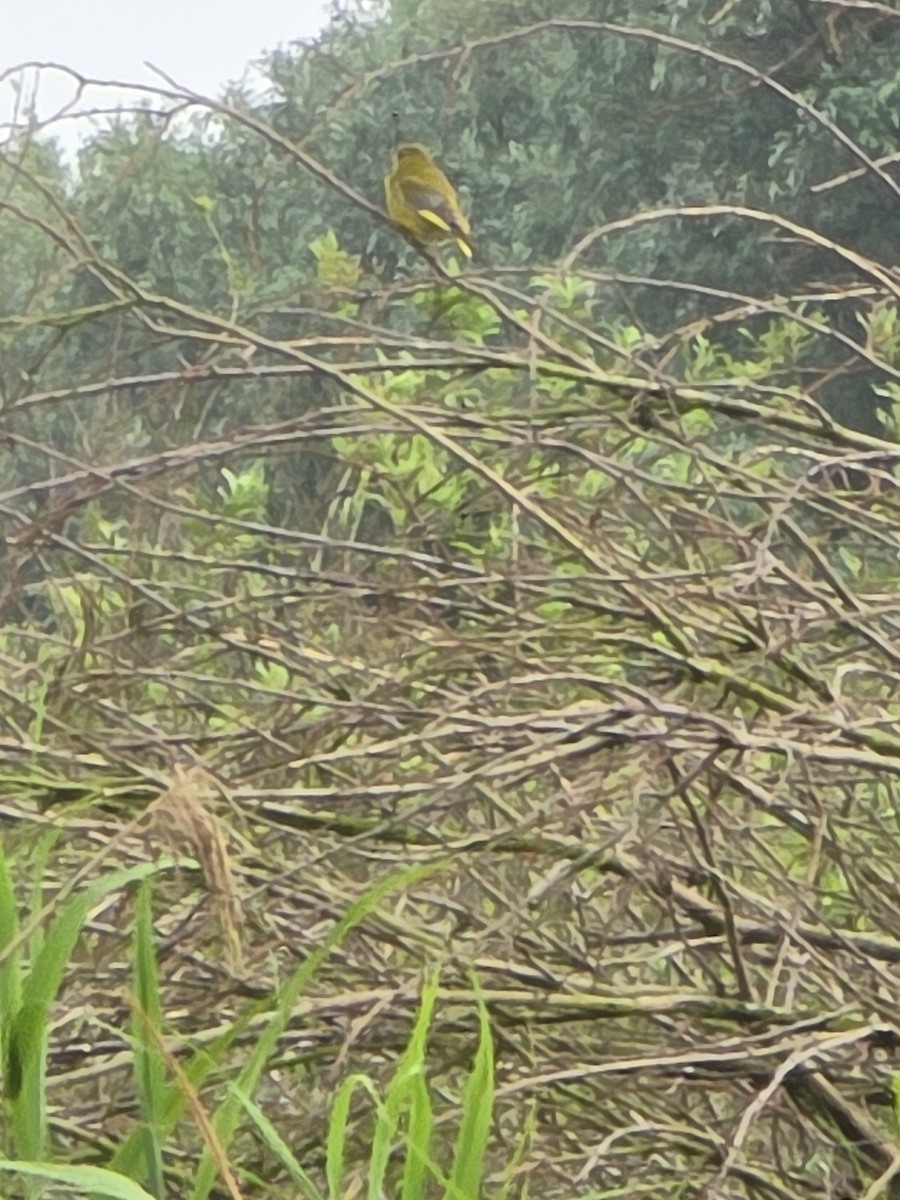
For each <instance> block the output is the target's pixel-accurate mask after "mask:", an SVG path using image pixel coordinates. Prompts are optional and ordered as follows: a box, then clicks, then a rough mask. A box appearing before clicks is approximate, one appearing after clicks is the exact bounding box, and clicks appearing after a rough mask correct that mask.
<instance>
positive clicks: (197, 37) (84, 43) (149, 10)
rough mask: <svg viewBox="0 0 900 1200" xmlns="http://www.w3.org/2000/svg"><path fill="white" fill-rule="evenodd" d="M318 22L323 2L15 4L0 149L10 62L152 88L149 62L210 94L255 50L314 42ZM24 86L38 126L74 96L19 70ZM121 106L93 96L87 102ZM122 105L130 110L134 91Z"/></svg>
mask: <svg viewBox="0 0 900 1200" xmlns="http://www.w3.org/2000/svg"><path fill="white" fill-rule="evenodd" d="M327 17H328V14H327V9H326V0H250V2H249V3H248V2H247V0H16V2H15V3H13V8H12V10H11V11H10V14H9V18H8V19H7V20H5V21H4V22H3V23H2V36H0V146H2V144H3V142H4V141H5V140H6V136H7V133H8V129H7V128H4V127H5V126H6V125H7V123H8V122H9V121H10V120H11V119H12V115H13V113H14V111H15V93H14V90H13V86H12V80H11V79H10V78H9V77H6V73H7V72H9V70H10V68H12V67H16V66H18V65H19V64H20V63H24V62H29V61H31V62H42V63H49V62H55V63H60V64H62V65H64V66H69V67H72V68H73V69H74V70H76V71H78V72H79V73H80V74H82V75H85V76H90V77H91V78H96V79H118V80H122V81H124V82H127V83H148V84H152V83H153V82H154V77H153V75H152V74H151V73H150V72H149V71H148V70H147V68H146V67H145V66H144V63H145V62H147V61H149V62H151V63H153V65H154V66H156V67H159V68H160V69H161V70H163V71H165V72H166V73H167V74H168V75H171V76H172V77H173V78H174V79H176V80H177V81H178V82H179V83H180V84H181V85H182V86H184V87H185V88H187V89H190V90H191V91H195V92H201V93H203V94H204V95H212V96H217V95H219V94H220V93H221V92H222V90H223V88H224V87H225V85H226V84H228V83H229V82H233V81H237V80H240V79H241V78H242V77H243V75H244V72H245V70H246V68H247V66H248V64H249V63H250V62H252V61H253V60H254V59H258V58H259V57H260V56H261V55H262V54H263V52H264V51H267V50H275V49H277V47H278V46H285V47H286V46H287V45H288V44H289V43H290V42H292V41H296V40H297V39H299V38H309V37H312V36H314V35H315V34H316V33H318V32H319V31H320V30H321V29H322V28H323V27H324V26H325V24H326V22H327ZM18 78H19V79H20V80H22V78H23V77H22V76H21V75H20V76H18ZM156 82H157V83H160V84H161V85H162V86H165V84H162V81H161V80H159V79H158V78H157V79H156ZM24 83H25V94H26V96H27V97H28V98H29V99H30V98H31V96H32V95H34V94H35V89H36V96H37V105H38V115H39V117H40V119H42V120H43V119H45V118H46V117H47V116H49V115H50V113H51V112H56V111H58V110H59V108H60V107H61V106H63V105H64V104H66V103H67V101H68V100H70V99H71V98H72V96H73V95H74V91H75V88H74V85H73V83H72V82H71V81H70V80H68V79H66V78H65V77H64V76H62V75H60V74H58V73H56V72H50V71H40V72H36V71H29V72H28V73H27V75H26V76H25V77H24ZM121 99H122V97H121V95H115V94H114V93H112V92H111V91H109V90H104V91H103V92H98V91H94V92H93V93H92V94H91V95H90V97H88V98H87V105H88V106H89V107H90V106H95V107H99V106H100V105H102V106H103V107H110V106H113V105H115V104H116V103H117V102H121ZM127 101H128V103H130V104H134V102H135V96H134V94H132V95H130V96H129V97H127ZM63 129H64V126H60V127H59V133H60V135H63ZM65 129H66V130H67V131H68V132H66V133H65V135H64V136H63V141H64V143H65V144H66V145H69V144H70V143H71V141H72V137H73V132H74V131H72V129H71V126H70V125H69V124H68V123H66V124H65Z"/></svg>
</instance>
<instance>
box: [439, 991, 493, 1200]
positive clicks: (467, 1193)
mask: <svg viewBox="0 0 900 1200" xmlns="http://www.w3.org/2000/svg"><path fill="white" fill-rule="evenodd" d="M478 1015H479V1031H480V1032H479V1040H478V1050H477V1051H476V1053H475V1062H474V1063H473V1065H472V1071H471V1073H470V1075H469V1078H468V1079H467V1080H466V1086H465V1088H464V1090H463V1107H462V1118H461V1122H460V1127H459V1134H458V1136H457V1140H456V1147H455V1151H454V1155H453V1168H452V1170H451V1172H450V1180H449V1185H448V1196H449V1197H452V1200H478V1198H479V1196H480V1195H481V1177H482V1172H483V1170H484V1156H485V1153H486V1152H487V1145H488V1137H489V1135H490V1130H491V1122H492V1119H493V1111H494V1042H493V1038H492V1036H491V1026H490V1021H489V1019H488V1012H487V1007H486V1005H485V1003H484V1000H483V999H482V998H481V996H480V995H479V996H478Z"/></svg>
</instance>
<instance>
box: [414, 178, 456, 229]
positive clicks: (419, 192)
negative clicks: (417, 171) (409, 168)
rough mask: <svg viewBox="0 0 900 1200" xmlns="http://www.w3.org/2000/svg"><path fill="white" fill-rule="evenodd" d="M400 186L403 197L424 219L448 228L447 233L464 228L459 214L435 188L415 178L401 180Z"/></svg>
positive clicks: (439, 226) (442, 227)
mask: <svg viewBox="0 0 900 1200" xmlns="http://www.w3.org/2000/svg"><path fill="white" fill-rule="evenodd" d="M400 188H401V190H402V192H403V198H404V199H405V200H406V202H407V203H408V204H411V205H412V206H413V208H414V209H415V210H416V212H417V213H418V214H419V216H420V217H422V218H423V219H424V220H426V221H431V222H432V224H434V225H437V227H438V228H439V229H444V230H446V231H447V233H455V232H456V231H457V230H459V229H461V228H462V226H461V225H460V220H459V216H458V214H457V213H455V212H454V211H453V209H452V208H451V207H450V205H449V204H448V203H447V201H446V200H445V199H444V197H443V196H442V195H441V193H440V192H436V191H435V190H434V188H430V187H427V186H426V185H425V184H422V183H416V181H415V180H414V179H403V180H401V181H400ZM463 232H465V231H463Z"/></svg>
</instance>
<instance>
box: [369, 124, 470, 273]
mask: <svg viewBox="0 0 900 1200" xmlns="http://www.w3.org/2000/svg"><path fill="white" fill-rule="evenodd" d="M384 194H385V198H386V200H387V210H388V216H389V217H390V218H391V220H392V221H393V222H394V223H395V224H396V225H399V226H400V227H401V228H402V229H405V230H406V231H407V232H408V233H411V234H412V236H413V237H414V238H415V239H416V241H418V242H444V241H447V239H448V238H455V239H456V244H457V246H459V248H460V250H461V251H462V252H463V254H464V255H465V256H466V258H471V257H472V247H471V246H470V245H469V222H468V220H467V219H466V215H465V213H464V212H463V210H462V209H461V208H460V206H459V200H458V199H457V196H456V192H455V191H454V190H453V185H452V184H451V182H450V180H449V179H448V178H447V176H446V175H445V174H444V172H443V171H442V170H441V169H440V167H439V166H437V164H436V163H435V161H434V159H433V158H432V157H431V155H430V154H429V153H428V151H427V150H426V149H425V147H424V146H420V145H418V144H417V143H408V144H406V145H403V146H398V147H397V149H396V150H395V151H394V163H393V166H392V167H391V171H390V174H388V175H386V176H385V178H384Z"/></svg>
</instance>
